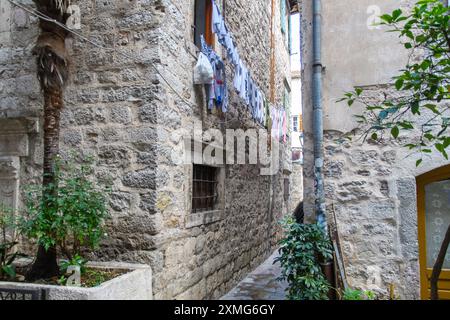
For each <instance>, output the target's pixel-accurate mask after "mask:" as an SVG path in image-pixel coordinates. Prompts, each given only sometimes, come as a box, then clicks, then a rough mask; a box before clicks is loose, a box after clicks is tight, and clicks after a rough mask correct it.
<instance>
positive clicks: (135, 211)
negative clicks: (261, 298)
mask: <svg viewBox="0 0 450 320" xmlns="http://www.w3.org/2000/svg"><path fill="white" fill-rule="evenodd" d="M219 2H220V1H219ZM5 3H6V2H5V1H2V2H1V7H2V8H3V7H5V10H4V11H2V10H0V12H1V15H2V16H1V17H2V18H3V17H5V18H6V19H5V20H3V19H0V21H1V22H0V27H1V29H0V39H1V40H2V41H0V81H1V82H0V83H1V85H0V117H2V118H5V117H6V118H7V117H14V116H22V117H23V116H35V117H41V116H42V97H41V94H40V92H39V86H38V82H37V80H36V77H35V68H36V67H35V61H34V58H33V56H32V55H31V49H32V45H33V42H34V40H35V39H36V36H37V34H38V32H39V30H38V26H37V19H36V18H34V17H32V16H29V15H27V14H25V13H23V12H20V11H16V10H13V11H11V8H10V5H9V4H8V3H6V4H5ZM193 3H194V1H193V0H190V1H171V0H148V1H138V0H135V1H128V0H127V1H125V0H121V1H107V0H102V1H99V0H96V1H88V0H80V1H77V4H78V5H79V6H80V8H81V14H82V17H81V25H82V29H81V32H82V33H83V34H84V35H85V36H87V37H89V38H90V39H92V40H93V41H95V42H96V43H97V44H98V45H101V46H103V47H108V48H114V49H115V50H106V49H104V48H99V47H95V46H92V45H90V44H87V43H85V42H83V41H81V40H80V39H78V38H77V37H76V36H75V37H73V38H70V39H69V40H68V42H67V44H68V48H69V51H70V56H71V60H72V61H71V64H70V71H71V75H72V76H71V82H70V84H69V86H68V88H67V90H66V94H65V99H64V100H65V102H66V106H65V110H64V112H63V115H62V126H61V127H62V133H61V149H62V155H63V156H67V155H68V154H69V153H70V151H72V150H74V151H78V152H81V153H82V154H85V155H93V156H94V158H95V174H94V177H95V178H96V179H97V181H98V182H99V183H102V184H109V185H111V187H112V194H111V196H110V199H109V205H110V208H111V214H112V217H111V219H110V220H109V221H108V237H107V239H106V240H105V241H104V243H103V244H102V245H101V248H100V250H98V251H97V252H96V253H95V255H93V257H92V258H96V259H99V260H123V261H132V262H139V263H148V264H150V265H151V266H152V268H153V271H154V293H155V298H179V299H182V298H190V299H195V298H199V299H204V298H219V297H220V296H222V295H223V294H224V293H225V292H226V291H227V290H229V289H231V288H232V287H233V286H234V285H235V284H236V283H237V282H238V281H239V280H241V279H242V278H243V277H244V276H245V275H246V273H248V272H249V271H251V270H252V269H253V268H254V267H255V266H257V265H258V264H259V263H260V262H261V261H263V260H264V259H265V258H267V256H268V255H270V254H271V253H272V252H273V250H274V248H275V247H276V241H277V240H278V239H279V238H280V234H281V233H280V229H279V226H278V221H279V219H280V218H281V217H282V216H283V215H284V214H286V212H287V210H288V206H289V205H288V203H287V202H285V201H284V200H283V191H284V190H283V180H284V178H286V177H289V171H288V170H287V171H286V170H285V171H284V172H282V171H283V169H284V168H280V172H279V173H278V174H277V175H276V176H274V177H264V176H260V175H259V168H258V167H257V166H247V165H246V166H229V167H226V168H223V169H222V170H225V174H224V181H223V184H224V185H225V188H224V194H223V202H224V204H225V205H224V208H223V214H222V215H221V217H222V218H221V219H218V220H217V219H216V220H217V221H216V220H215V221H214V222H212V223H208V224H201V225H200V226H197V227H193V228H187V225H186V221H187V217H188V216H189V215H190V212H188V211H189V210H190V209H189V208H190V201H191V198H190V197H191V190H190V187H189V186H190V183H189V181H190V179H191V172H190V171H189V170H187V169H186V165H180V164H177V163H175V161H174V158H173V157H172V155H173V154H175V155H176V154H179V153H177V152H178V151H179V150H178V149H177V148H176V147H177V139H176V136H177V135H178V136H179V133H178V131H176V130H178V129H181V128H192V125H193V122H194V120H198V121H203V126H204V128H205V129H207V128H218V129H220V130H225V129H226V128H228V126H231V125H232V124H237V125H238V127H239V128H254V127H257V126H256V125H255V122H254V121H253V120H252V119H251V116H250V113H249V111H248V108H247V107H245V106H244V105H243V103H242V101H241V99H239V98H238V97H237V95H236V94H235V93H234V90H233V89H232V88H231V87H232V86H231V83H232V79H233V76H234V68H231V65H230V63H228V62H227V63H226V64H227V77H228V79H227V80H228V83H229V84H230V112H229V113H227V114H226V115H225V117H224V119H223V118H221V117H220V115H219V114H217V113H216V112H213V113H212V114H209V113H207V112H206V108H205V105H204V100H205V98H204V95H203V93H202V92H201V90H199V88H194V85H193V82H192V70H193V67H194V65H195V63H196V55H197V52H196V50H195V46H194V44H193V35H192V24H193ZM30 5H31V2H30ZM279 12H280V10H279V8H276V10H275V13H276V17H275V19H274V21H276V22H277V26H276V27H275V28H276V29H277V30H278V31H277V33H276V37H277V38H279V37H280V36H281V34H280V32H279V28H280V26H279V23H280V17H279ZM270 14H271V8H270V3H269V2H267V1H263V0H257V1H247V0H233V1H227V4H226V12H225V16H226V21H227V24H228V26H229V28H230V31H231V32H232V33H233V35H234V36H235V40H236V43H237V46H238V49H239V52H240V55H241V58H242V59H243V60H244V61H245V63H246V64H247V65H248V66H249V68H250V69H251V71H252V75H253V77H254V79H255V80H256V81H257V82H258V84H259V86H260V88H261V89H262V90H263V91H264V92H265V94H266V96H267V97H269V74H270V73H269V59H270ZM3 21H8V23H7V24H6V26H3V24H4V22H3ZM256 26H258V27H256ZM3 40H4V41H3ZM276 43H277V44H276V58H277V59H276V60H277V67H276V70H275V72H276V77H275V78H276V86H277V87H276V97H275V99H276V102H277V104H278V105H280V104H281V103H282V98H283V94H284V89H283V86H284V82H287V83H289V81H290V76H289V74H290V73H289V55H288V51H287V49H286V47H285V45H284V41H282V40H281V39H278V40H277V41H276ZM216 48H217V49H218V51H219V52H220V46H219V45H217V46H216ZM121 53H122V54H121ZM155 67H156V68H157V69H158V71H159V72H160V74H159V73H157V72H156V71H155ZM163 77H164V79H166V80H167V81H169V82H170V84H171V86H172V87H173V88H174V89H176V90H177V92H178V93H179V94H180V95H181V96H182V99H181V98H180V96H178V95H177V94H174V93H173V92H172V91H171V89H170V88H169V87H168V85H167V84H166V83H165V80H164V79H163ZM41 138H42V137H40V136H38V135H36V136H33V137H30V140H29V145H30V155H31V156H30V157H27V158H23V159H21V162H22V163H21V180H22V181H29V182H30V183H31V182H37V181H39V180H40V172H41V170H42V167H41V163H42V151H41V150H42V145H41V142H40V141H41ZM288 149H289V148H288ZM175 158H176V157H175Z"/></svg>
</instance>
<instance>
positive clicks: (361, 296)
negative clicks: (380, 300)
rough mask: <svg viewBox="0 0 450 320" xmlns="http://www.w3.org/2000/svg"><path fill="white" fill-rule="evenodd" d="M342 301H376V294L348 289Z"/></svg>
mask: <svg viewBox="0 0 450 320" xmlns="http://www.w3.org/2000/svg"><path fill="white" fill-rule="evenodd" d="M342 300H375V294H374V293H373V292H372V291H368V290H367V291H363V290H357V289H351V288H347V289H346V290H345V291H344V293H343V296H342Z"/></svg>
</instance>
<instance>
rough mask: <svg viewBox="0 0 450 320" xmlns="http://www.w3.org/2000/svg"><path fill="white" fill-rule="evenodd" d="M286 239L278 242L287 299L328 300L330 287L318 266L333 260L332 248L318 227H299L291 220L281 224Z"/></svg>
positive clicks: (313, 225)
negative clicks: (286, 288)
mask: <svg viewBox="0 0 450 320" xmlns="http://www.w3.org/2000/svg"><path fill="white" fill-rule="evenodd" d="M282 225H283V228H284V229H285V232H286V236H285V238H284V239H283V240H282V241H281V243H280V244H281V248H280V250H279V252H280V257H278V258H277V259H276V260H275V261H276V262H277V261H279V262H280V263H281V267H282V274H281V277H280V279H279V280H286V281H287V282H288V283H289V288H288V299H289V300H327V299H328V296H327V294H328V292H329V290H330V284H329V283H328V282H327V280H326V278H325V276H324V274H323V272H322V270H321V267H320V263H321V262H324V261H329V260H330V259H331V258H332V246H331V243H330V241H329V239H328V238H327V237H326V236H325V234H324V232H323V229H322V228H321V227H320V226H319V225H317V224H310V225H307V224H299V223H297V222H295V221H294V219H293V218H287V219H285V220H284V221H283V222H282Z"/></svg>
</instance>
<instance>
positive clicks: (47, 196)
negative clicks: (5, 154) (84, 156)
mask: <svg viewBox="0 0 450 320" xmlns="http://www.w3.org/2000/svg"><path fill="white" fill-rule="evenodd" d="M91 174H92V167H91V165H90V162H88V161H85V162H83V163H82V164H81V165H75V164H74V163H73V162H72V161H68V162H64V163H62V162H61V161H59V162H58V165H57V169H56V176H57V186H56V188H55V186H54V185H50V186H46V187H42V186H37V187H32V188H29V189H28V191H27V193H26V208H27V210H26V213H25V216H24V217H23V218H22V221H21V223H20V229H21V231H22V233H23V234H24V235H25V236H27V237H28V238H29V239H35V240H36V241H37V242H38V243H39V244H40V245H43V246H44V247H45V248H46V249H48V248H50V247H56V248H58V250H59V251H60V254H61V255H62V256H64V257H65V258H67V259H68V260H73V259H74V257H76V256H77V255H81V251H82V250H83V249H86V248H92V249H94V248H96V247H97V246H98V245H99V243H100V240H101V239H102V237H103V236H104V230H103V225H104V220H105V219H106V217H107V216H108V211H107V198H106V197H107V194H108V190H106V189H100V188H99V187H98V186H97V185H95V184H94V183H93V182H92V181H90V180H89V176H90V175H91ZM43 188H48V190H43ZM50 190H51V191H52V192H46V191H50Z"/></svg>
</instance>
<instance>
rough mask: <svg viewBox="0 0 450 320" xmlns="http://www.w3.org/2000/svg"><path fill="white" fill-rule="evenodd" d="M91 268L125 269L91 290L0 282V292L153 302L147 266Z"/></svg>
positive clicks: (49, 297)
mask: <svg viewBox="0 0 450 320" xmlns="http://www.w3.org/2000/svg"><path fill="white" fill-rule="evenodd" d="M88 265H89V267H91V268H95V269H115V270H128V271H129V272H128V273H125V274H123V275H121V276H119V277H117V278H114V279H112V280H110V281H107V282H105V283H103V284H102V285H100V286H98V287H94V288H78V287H63V286H53V285H40V284H31V283H14V282H0V291H1V290H2V289H7V290H8V289H9V290H31V291H39V290H40V291H41V292H45V299H46V300H153V292H152V270H151V268H150V267H149V266H147V265H136V264H126V263H115V262H114V263H111V262H109V263H89V264H88Z"/></svg>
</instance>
